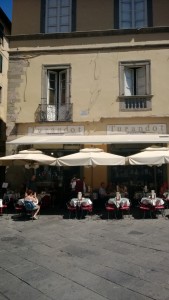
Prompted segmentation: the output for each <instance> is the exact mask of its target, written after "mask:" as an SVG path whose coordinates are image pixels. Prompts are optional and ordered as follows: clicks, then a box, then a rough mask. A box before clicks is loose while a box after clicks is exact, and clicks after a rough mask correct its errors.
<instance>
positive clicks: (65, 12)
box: [60, 7, 69, 16]
mask: <svg viewBox="0 0 169 300" xmlns="http://www.w3.org/2000/svg"><path fill="white" fill-rule="evenodd" d="M60 14H61V16H68V15H69V7H63V8H61V9H60Z"/></svg>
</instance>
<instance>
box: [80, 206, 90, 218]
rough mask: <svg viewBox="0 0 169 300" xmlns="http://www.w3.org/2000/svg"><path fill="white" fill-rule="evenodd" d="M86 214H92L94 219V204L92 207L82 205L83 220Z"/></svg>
mask: <svg viewBox="0 0 169 300" xmlns="http://www.w3.org/2000/svg"><path fill="white" fill-rule="evenodd" d="M85 212H86V215H88V214H90V215H91V217H92V212H93V205H92V204H90V205H84V204H81V218H83V217H84V214H85Z"/></svg>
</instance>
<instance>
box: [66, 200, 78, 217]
mask: <svg viewBox="0 0 169 300" xmlns="http://www.w3.org/2000/svg"><path fill="white" fill-rule="evenodd" d="M66 206H67V209H68V211H69V219H70V217H71V215H72V214H74V216H75V218H77V208H76V206H73V205H70V202H67V203H66Z"/></svg>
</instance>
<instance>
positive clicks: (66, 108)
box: [35, 103, 73, 122]
mask: <svg viewBox="0 0 169 300" xmlns="http://www.w3.org/2000/svg"><path fill="white" fill-rule="evenodd" d="M72 107H73V105H72V103H69V104H64V105H58V106H56V105H49V104H39V106H38V108H37V110H36V112H35V122H70V121H72Z"/></svg>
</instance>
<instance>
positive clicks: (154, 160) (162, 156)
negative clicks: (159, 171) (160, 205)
mask: <svg viewBox="0 0 169 300" xmlns="http://www.w3.org/2000/svg"><path fill="white" fill-rule="evenodd" d="M126 161H127V162H128V163H129V164H131V165H148V166H150V167H151V166H154V185H155V188H157V178H156V166H157V167H159V166H161V165H162V164H167V163H169V148H168V147H158V146H152V147H148V148H146V149H144V150H142V151H141V152H139V153H137V154H134V155H130V156H128V157H127V158H126Z"/></svg>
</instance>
